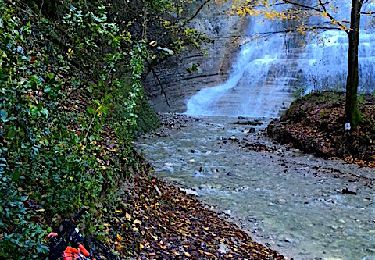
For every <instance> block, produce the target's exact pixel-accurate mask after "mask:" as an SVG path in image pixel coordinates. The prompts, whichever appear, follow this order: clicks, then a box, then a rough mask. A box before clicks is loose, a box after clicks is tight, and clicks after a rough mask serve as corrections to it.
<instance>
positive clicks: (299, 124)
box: [267, 92, 375, 167]
mask: <svg viewBox="0 0 375 260" xmlns="http://www.w3.org/2000/svg"><path fill="white" fill-rule="evenodd" d="M344 100H345V94H344V93H335V92H322V93H313V94H310V95H307V96H306V97H303V98H301V99H299V100H297V101H296V102H294V103H293V104H292V105H291V107H290V109H289V110H288V111H287V112H286V113H285V115H283V116H282V117H281V119H280V120H274V121H273V122H272V123H271V124H270V125H269V126H268V128H267V131H268V134H269V135H270V136H271V137H274V138H275V139H276V140H278V141H280V142H281V143H286V144H291V145H293V146H295V147H296V148H299V149H302V150H303V151H305V152H307V153H312V154H315V155H317V156H321V157H324V158H339V159H343V160H345V161H346V162H348V163H356V164H358V165H359V166H369V167H375V96H374V95H370V94H367V95H361V96H360V98H359V107H360V112H361V120H360V123H359V125H358V126H357V127H356V128H355V129H352V130H351V131H345V130H344V125H345V119H344V107H345V105H344V104H345V103H344Z"/></svg>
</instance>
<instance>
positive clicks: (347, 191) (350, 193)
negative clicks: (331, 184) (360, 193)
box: [341, 187, 357, 195]
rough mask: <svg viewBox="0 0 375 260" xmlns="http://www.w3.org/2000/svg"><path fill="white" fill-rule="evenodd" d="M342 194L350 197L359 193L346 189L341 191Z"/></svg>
mask: <svg viewBox="0 0 375 260" xmlns="http://www.w3.org/2000/svg"><path fill="white" fill-rule="evenodd" d="M341 193H342V194H349V195H357V192H355V191H353V190H349V188H348V187H345V188H344V189H342V190H341Z"/></svg>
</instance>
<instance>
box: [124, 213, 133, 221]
mask: <svg viewBox="0 0 375 260" xmlns="http://www.w3.org/2000/svg"><path fill="white" fill-rule="evenodd" d="M125 218H126V219H127V220H130V219H131V218H132V217H131V216H130V214H129V213H128V212H126V213H125Z"/></svg>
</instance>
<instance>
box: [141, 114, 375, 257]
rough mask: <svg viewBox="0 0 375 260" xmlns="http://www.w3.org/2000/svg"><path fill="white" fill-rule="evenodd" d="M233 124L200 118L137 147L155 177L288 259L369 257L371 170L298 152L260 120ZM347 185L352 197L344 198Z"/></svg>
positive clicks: (374, 206)
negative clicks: (270, 135)
mask: <svg viewBox="0 0 375 260" xmlns="http://www.w3.org/2000/svg"><path fill="white" fill-rule="evenodd" d="M237 121H238V119H236V118H230V117H208V118H201V119H200V120H198V121H195V120H193V121H189V122H187V123H186V124H184V125H183V127H177V128H176V129H167V130H162V131H160V132H158V133H156V134H151V135H146V136H144V137H142V138H140V139H139V140H138V142H137V146H138V149H139V150H140V151H142V152H143V153H144V154H145V156H146V158H147V159H148V160H149V161H150V162H151V163H152V164H153V166H154V167H155V169H156V172H155V175H156V176H158V177H160V178H162V179H164V180H167V181H170V182H172V183H174V184H177V185H179V186H181V187H184V188H186V189H187V190H188V191H189V192H190V193H192V194H196V195H197V196H198V198H199V199H200V200H201V201H203V202H204V203H207V204H208V205H211V206H212V207H213V209H214V210H216V211H218V212H225V213H226V214H228V215H229V216H230V217H231V218H232V219H233V220H234V221H235V222H236V223H239V224H240V225H241V226H242V227H243V228H244V229H245V230H247V231H248V232H250V233H251V235H252V237H254V239H256V240H258V241H259V242H262V243H264V244H266V245H269V246H271V247H272V248H273V249H276V250H278V251H280V252H281V253H283V254H285V255H286V256H289V257H294V259H348V260H354V259H363V260H370V259H372V260H373V259H375V189H374V184H375V174H374V170H373V169H368V168H359V167H357V166H355V165H349V164H345V163H343V162H341V161H332V160H323V159H319V158H315V157H313V156H310V155H304V154H303V153H301V152H299V151H298V150H294V149H289V148H286V147H283V146H279V145H277V144H274V143H272V141H270V140H269V139H268V138H266V137H264V135H263V134H262V130H261V129H262V128H264V126H265V125H266V123H265V124H263V125H261V126H257V127H255V128H256V132H255V133H250V132H253V127H252V126H249V125H246V124H245V125H243V124H233V123H236V122H237ZM246 144H247V145H246ZM240 146H243V147H246V146H247V147H261V148H263V149H261V150H265V151H259V150H258V151H253V150H251V149H248V148H241V147H240ZM264 147H266V148H264ZM346 188H347V189H348V190H349V191H353V192H355V193H356V195H354V194H343V192H342V191H343V189H344V190H345V189H346Z"/></svg>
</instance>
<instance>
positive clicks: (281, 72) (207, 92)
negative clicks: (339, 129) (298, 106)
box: [185, 0, 375, 118]
mask: <svg viewBox="0 0 375 260" xmlns="http://www.w3.org/2000/svg"><path fill="white" fill-rule="evenodd" d="M338 2H339V3H340V4H341V5H340V13H339V14H336V15H337V19H344V18H345V17H348V15H349V16H350V3H349V1H346V0H341V1H338ZM370 5H371V7H370ZM367 8H368V9H369V10H375V4H368V5H367ZM365 10H366V9H365ZM347 20H348V19H347ZM309 22H310V23H317V22H319V18H311V19H310V21H309ZM286 26H288V25H287V24H286V23H284V24H283V23H282V22H280V21H268V20H262V19H261V18H259V17H256V18H251V20H250V23H249V28H248V32H247V37H246V38H248V41H247V43H246V44H244V45H242V46H241V49H240V51H239V54H238V56H237V58H236V60H235V62H234V64H233V66H232V68H231V71H230V73H229V77H228V79H227V81H226V82H224V83H223V84H220V85H218V86H214V87H205V88H202V89H201V90H200V91H199V92H198V93H196V94H195V95H194V96H192V97H191V98H190V99H189V100H188V102H187V111H186V112H185V114H187V115H192V116H248V117H267V118H272V117H277V116H279V114H280V111H282V110H283V109H285V108H286V107H287V106H288V105H289V104H290V102H291V101H292V100H293V96H295V95H293V93H294V94H296V93H297V94H298V93H302V94H306V93H308V92H311V91H313V90H326V89H335V90H344V89H345V82H346V73H347V49H348V42H347V34H346V33H345V32H344V31H338V30H329V31H321V32H308V33H307V34H305V35H300V34H297V33H292V34H290V33H289V34H286V35H285V34H280V33H271V32H278V31H283V30H285V28H286ZM373 27H374V25H371V24H370V17H366V16H363V17H362V22H361V33H360V34H361V35H360V37H361V42H360V51H359V60H360V89H361V90H362V91H367V92H369V91H374V89H375V75H374V74H375V73H374V71H375V63H374V61H375V47H374V46H371V42H375V30H374V28H373Z"/></svg>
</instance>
